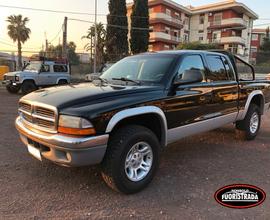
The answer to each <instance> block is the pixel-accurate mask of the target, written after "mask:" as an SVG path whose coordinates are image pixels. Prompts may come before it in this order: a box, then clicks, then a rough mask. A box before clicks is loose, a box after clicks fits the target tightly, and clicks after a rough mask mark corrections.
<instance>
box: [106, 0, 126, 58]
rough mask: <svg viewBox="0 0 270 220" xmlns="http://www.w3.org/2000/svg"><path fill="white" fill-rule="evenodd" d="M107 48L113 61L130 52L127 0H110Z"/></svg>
mask: <svg viewBox="0 0 270 220" xmlns="http://www.w3.org/2000/svg"><path fill="white" fill-rule="evenodd" d="M109 12H110V13H109V15H108V16H107V23H108V25H107V38H106V49H107V53H108V57H109V59H110V60H111V61H115V60H118V59H121V58H122V57H124V56H126V55H127V54H128V40H127V35H128V21H127V8H126V0H109Z"/></svg>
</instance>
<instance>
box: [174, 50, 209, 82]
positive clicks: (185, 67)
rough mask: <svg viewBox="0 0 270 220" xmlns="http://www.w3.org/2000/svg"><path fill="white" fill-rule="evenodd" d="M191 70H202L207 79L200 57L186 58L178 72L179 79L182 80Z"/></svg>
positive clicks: (191, 56)
mask: <svg viewBox="0 0 270 220" xmlns="http://www.w3.org/2000/svg"><path fill="white" fill-rule="evenodd" d="M189 70H200V71H201V73H202V75H203V78H204V79H205V67H204V64H203V61H202V58H201V56H200V55H190V56H186V57H184V59H183V60H182V63H181V66H180V68H179V70H178V74H177V78H178V79H182V76H183V74H184V73H185V72H186V71H189Z"/></svg>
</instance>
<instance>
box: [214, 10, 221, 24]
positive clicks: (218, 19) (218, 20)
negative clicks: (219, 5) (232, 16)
mask: <svg viewBox="0 0 270 220" xmlns="http://www.w3.org/2000/svg"><path fill="white" fill-rule="evenodd" d="M221 21H222V14H221V13H219V14H215V15H214V22H213V24H214V25H221Z"/></svg>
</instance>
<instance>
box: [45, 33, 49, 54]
mask: <svg viewBox="0 0 270 220" xmlns="http://www.w3.org/2000/svg"><path fill="white" fill-rule="evenodd" d="M44 35H45V57H47V56H48V47H49V43H48V39H47V33H46V32H45V33H44Z"/></svg>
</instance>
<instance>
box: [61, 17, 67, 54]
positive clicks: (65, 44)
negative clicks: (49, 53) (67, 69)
mask: <svg viewBox="0 0 270 220" xmlns="http://www.w3.org/2000/svg"><path fill="white" fill-rule="evenodd" d="M67 20H68V18H67V17H65V20H64V25H63V48H62V56H63V58H64V59H66V58H67Z"/></svg>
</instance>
